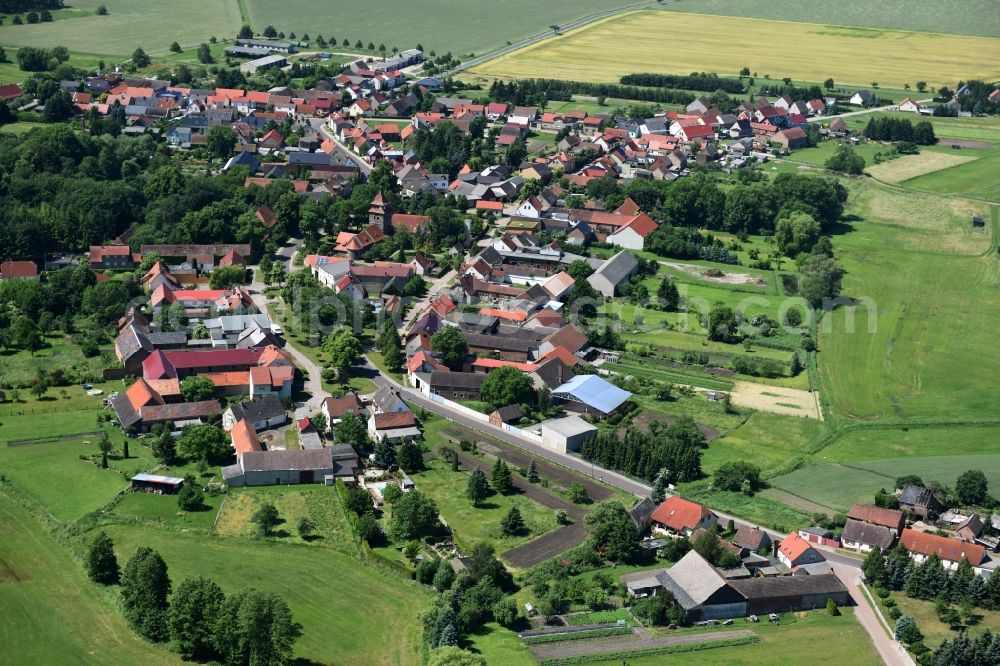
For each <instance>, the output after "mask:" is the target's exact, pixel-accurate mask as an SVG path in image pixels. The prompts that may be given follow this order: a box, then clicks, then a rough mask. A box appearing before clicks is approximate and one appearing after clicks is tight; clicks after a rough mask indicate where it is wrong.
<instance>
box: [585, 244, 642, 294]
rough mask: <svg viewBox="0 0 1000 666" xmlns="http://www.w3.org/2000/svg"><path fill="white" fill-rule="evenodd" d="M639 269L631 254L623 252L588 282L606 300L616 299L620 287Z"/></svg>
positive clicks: (602, 265)
mask: <svg viewBox="0 0 1000 666" xmlns="http://www.w3.org/2000/svg"><path fill="white" fill-rule="evenodd" d="M638 268H639V262H638V261H636V258H635V257H633V256H632V255H631V254H629V253H628V252H626V251H625V250H622V251H621V252H619V253H618V254H616V255H615V256H613V257H611V258H610V259H608V260H607V261H605V262H604V263H603V264H601V267H600V268H598V269H597V270H596V271H594V272H593V273H592V274H591V275H590V277H588V278H587V282H589V283H590V286H591V287H593V288H594V289H596V290H597V291H598V293H600V294H601V295H602V296H604V297H605V298H614V295H615V290H616V289H617V288H618V285H620V284H621V283H623V282H625V280H627V279H629V278H630V277H632V275H633V274H634V273H635V271H636V270H637V269H638Z"/></svg>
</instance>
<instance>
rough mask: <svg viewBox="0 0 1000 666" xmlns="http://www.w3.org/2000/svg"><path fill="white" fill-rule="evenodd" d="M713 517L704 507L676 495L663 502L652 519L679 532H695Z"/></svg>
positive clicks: (654, 512)
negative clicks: (699, 525)
mask: <svg viewBox="0 0 1000 666" xmlns="http://www.w3.org/2000/svg"><path fill="white" fill-rule="evenodd" d="M711 515H712V512H711V511H709V510H708V509H706V508H705V507H703V506H702V505H700V504H695V503H694V502H690V501H688V500H686V499H684V498H682V497H677V496H676V495H675V496H673V497H671V498H669V499H667V500H664V501H663V502H661V503H660V506H658V507H656V509H655V510H654V511H653V513H652V515H651V516H650V517H651V519H652V520H653V521H655V522H657V523H659V524H661V525H664V526H666V527H668V528H670V529H672V530H674V531H675V532H678V531H680V530H685V529H688V530H693V529H694V528H696V527H698V524H699V523H700V522H701V521H703V520H705V519H706V518H708V517H709V516H711Z"/></svg>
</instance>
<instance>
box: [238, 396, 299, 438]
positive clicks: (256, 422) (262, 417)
mask: <svg viewBox="0 0 1000 666" xmlns="http://www.w3.org/2000/svg"><path fill="white" fill-rule="evenodd" d="M244 419H246V421H247V422H248V423H249V424H250V425H252V426H253V428H254V430H266V429H267V428H273V427H275V426H279V425H282V424H283V423H284V422H285V421H287V420H288V414H286V413H285V406H284V405H282V404H281V399H280V398H278V396H276V395H274V394H270V395H265V396H263V397H260V398H258V399H256V400H247V401H245V402H238V403H236V404H233V405H230V406H229V407H228V408H227V409H226V411H224V412H223V413H222V427H223V429H225V430H231V429H232V428H233V426H235V425H236V424H237V423H238V422H239V421H242V420H244Z"/></svg>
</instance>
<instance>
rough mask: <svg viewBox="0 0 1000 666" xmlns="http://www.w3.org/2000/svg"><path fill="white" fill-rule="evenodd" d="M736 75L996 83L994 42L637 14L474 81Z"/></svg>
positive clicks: (998, 63)
mask: <svg viewBox="0 0 1000 666" xmlns="http://www.w3.org/2000/svg"><path fill="white" fill-rule="evenodd" d="M804 15H807V14H804ZM747 33H749V34H752V35H753V37H754V41H755V42H756V43H762V44H768V48H766V49H756V50H751V51H750V52H748V51H747V48H746V43H745V41H744V40H739V39H719V36H720V35H736V34H747ZM636 35H642V39H636V38H635V36H636ZM626 44H627V46H624V45H626ZM858 53H864V54H865V56H866V57H864V58H859V57H857V54H858ZM742 67H750V69H751V71H752V72H756V73H757V76H760V77H763V76H765V75H769V76H771V77H774V78H777V77H782V76H789V77H791V78H792V79H794V80H795V81H799V82H806V81H811V82H818V81H822V80H823V79H825V78H826V77H833V79H834V80H835V81H836V82H837V83H845V84H855V85H863V86H869V85H871V82H872V81H877V82H878V83H879V85H880V86H882V87H896V88H902V87H903V84H905V83H910V84H912V83H913V80H914V77H915V76H916V74H915V73H919V75H920V76H921V77H922V78H924V79H925V80H926V81H927V82H928V83H929V84H930V85H931V87H932V88H933V87H934V86H937V85H941V84H944V83H949V84H952V82H954V81H957V80H960V79H964V80H968V79H970V78H981V79H983V80H989V81H993V80H996V79H997V78H1000V39H996V38H990V37H962V36H958V35H944V34H937V33H923V32H906V31H900V30H879V29H867V28H848V27H841V26H831V25H818V24H812V23H793V22H790V21H768V20H760V19H749V18H732V17H724V16H712V15H704V14H685V13H674V12H669V13H665V12H657V11H638V12H633V13H629V14H624V15H621V16H619V17H613V18H609V19H605V20H602V21H597V22H595V23H591V24H589V25H587V26H584V27H582V28H579V29H577V30H571V31H570V32H567V33H565V34H564V35H560V36H558V37H554V38H552V39H547V40H545V41H543V42H540V43H538V44H534V45H532V46H529V47H526V48H524V49H521V50H519V51H515V52H513V53H510V54H507V55H504V56H501V57H499V58H497V59H495V60H491V61H489V62H486V63H483V64H482V65H479V66H477V67H475V68H474V69H473V72H474V73H476V74H480V75H486V76H497V77H513V78H532V77H539V78H553V79H570V80H576V81H593V82H609V83H610V82H613V81H616V80H617V79H618V78H619V77H620V76H622V75H623V74H629V73H632V72H641V71H652V72H658V73H671V74H687V73H689V72H719V73H720V74H729V75H731V76H735V75H736V73H737V72H739V71H740V68H742Z"/></svg>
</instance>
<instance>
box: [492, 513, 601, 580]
mask: <svg viewBox="0 0 1000 666" xmlns="http://www.w3.org/2000/svg"><path fill="white" fill-rule="evenodd" d="M587 536H588V532H587V528H586V527H584V526H583V525H582V524H581V523H575V524H573V525H566V526H565V527H560V528H559V529H557V530H555V531H553V532H549V533H548V534H545V535H543V536H540V537H538V538H537V539H535V540H534V541H529V542H528V543H526V544H523V545H521V546H518V547H517V548H511V549H510V550H508V551H507V552H506V553H502V554H501V555H500V556H501V557H502V558H503V559H505V560H506V561H507V562H508V563H509V564H510V565H511V566H514V567H520V568H522V569H523V568H527V567H533V566H535V565H536V564H540V563H542V562H544V561H545V560H547V559H549V558H552V557H555V556H556V555H559V554H560V553H565V552H566V551H567V550H569V549H570V548H575V547H576V546H579V545H580V544H581V543H583V542H584V541H586V540H587Z"/></svg>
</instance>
